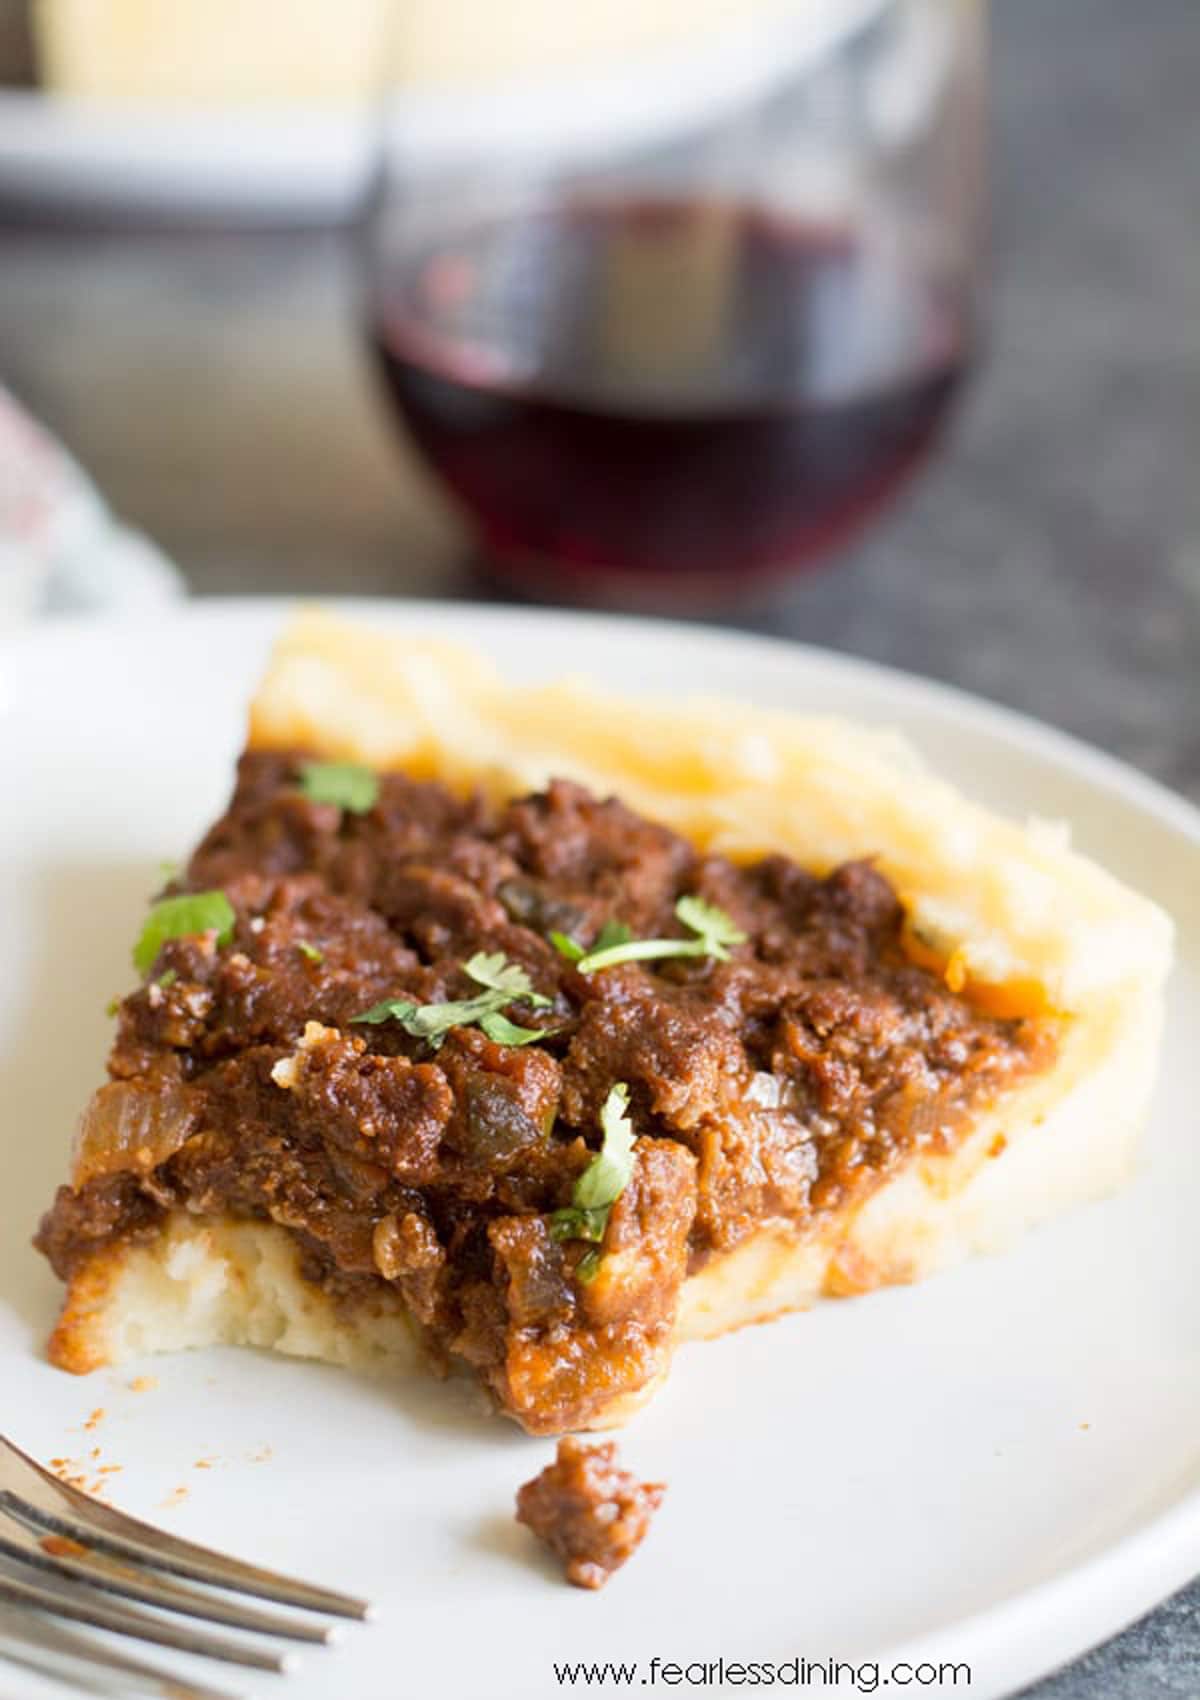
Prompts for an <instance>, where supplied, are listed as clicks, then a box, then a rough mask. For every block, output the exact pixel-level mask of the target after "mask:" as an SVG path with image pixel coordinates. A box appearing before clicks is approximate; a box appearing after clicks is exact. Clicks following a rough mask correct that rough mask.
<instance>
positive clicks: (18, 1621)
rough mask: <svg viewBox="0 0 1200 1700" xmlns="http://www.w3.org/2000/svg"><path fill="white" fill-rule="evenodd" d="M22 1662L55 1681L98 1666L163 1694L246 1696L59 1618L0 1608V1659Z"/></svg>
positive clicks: (235, 1699)
mask: <svg viewBox="0 0 1200 1700" xmlns="http://www.w3.org/2000/svg"><path fill="white" fill-rule="evenodd" d="M5 1660H7V1661H8V1662H9V1663H10V1664H14V1665H25V1666H27V1667H28V1668H29V1669H30V1670H35V1671H38V1672H39V1673H41V1674H43V1675H49V1676H56V1677H57V1678H58V1680H59V1681H60V1682H81V1681H83V1680H85V1673H86V1671H87V1669H88V1668H91V1669H95V1668H97V1667H99V1669H100V1670H102V1671H109V1672H112V1673H114V1674H115V1675H118V1676H122V1677H125V1678H126V1679H127V1680H129V1681H131V1682H133V1683H135V1684H136V1685H137V1687H138V1689H139V1691H141V1690H147V1691H149V1692H151V1693H155V1694H159V1695H161V1696H162V1697H163V1700H245V1697H244V1695H236V1694H233V1693H231V1691H230V1690H229V1689H227V1688H210V1687H209V1685H208V1684H207V1683H204V1682H196V1681H195V1680H194V1679H193V1678H192V1677H182V1676H178V1675H177V1674H176V1673H175V1672H174V1671H170V1670H167V1669H165V1668H164V1667H163V1666H162V1665H155V1664H151V1663H150V1662H149V1661H148V1660H143V1659H133V1658H130V1657H128V1655H127V1654H125V1653H122V1652H119V1651H118V1650H117V1649H116V1648H115V1647H106V1646H105V1645H104V1643H103V1642H101V1641H97V1640H95V1639H93V1637H92V1636H90V1635H82V1634H80V1633H79V1631H78V1630H75V1629H68V1628H67V1627H66V1626H65V1625H64V1624H61V1623H52V1622H50V1621H49V1620H48V1619H44V1618H41V1617H38V1616H34V1615H33V1614H23V1613H22V1614H18V1613H16V1612H14V1611H11V1610H4V1611H0V1662H2V1661H5Z"/></svg>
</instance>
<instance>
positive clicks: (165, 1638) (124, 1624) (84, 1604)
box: [0, 1573, 295, 1675]
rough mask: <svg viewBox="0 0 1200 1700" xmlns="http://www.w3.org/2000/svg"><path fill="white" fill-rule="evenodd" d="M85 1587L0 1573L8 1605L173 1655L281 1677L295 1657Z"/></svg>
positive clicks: (3, 1597) (1, 1596)
mask: <svg viewBox="0 0 1200 1700" xmlns="http://www.w3.org/2000/svg"><path fill="white" fill-rule="evenodd" d="M90 1592H91V1591H90V1590H84V1589H75V1590H74V1591H73V1592H69V1593H68V1592H66V1591H64V1590H62V1589H59V1588H53V1587H44V1586H43V1585H42V1584H41V1583H40V1582H23V1581H18V1580H17V1578H16V1577H14V1576H7V1575H4V1574H2V1573H0V1601H6V1602H7V1603H8V1604H9V1605H16V1606H31V1607H33V1609H34V1610H36V1611H44V1612H49V1613H50V1615H51V1616H52V1617H65V1618H69V1619H70V1620H71V1621H72V1622H73V1623H87V1624H90V1625H91V1627H92V1628H93V1629H110V1630H112V1632H113V1633H114V1634H116V1635H132V1636H133V1637H134V1638H135V1639H137V1640H139V1641H153V1642H155V1643H156V1644H157V1645H158V1646H160V1647H173V1648H174V1649H175V1651H176V1652H177V1653H199V1654H200V1655H202V1657H204V1658H207V1659H224V1660H225V1661H226V1663H227V1664H233V1665H245V1666H246V1667H247V1669H249V1670H266V1671H273V1672H274V1673H275V1674H276V1675H281V1674H282V1673H283V1672H285V1671H289V1670H291V1669H293V1668H294V1665H295V1656H294V1654H291V1653H276V1652H274V1651H268V1650H266V1649H264V1648H260V1647H249V1646H244V1645H243V1644H242V1643H240V1642H237V1641H226V1640H224V1639H223V1638H222V1637H220V1636H216V1635H206V1634H204V1633H203V1632H202V1631H201V1630H198V1629H189V1628H187V1627H186V1626H184V1625H179V1624H174V1623H170V1622H167V1621H166V1620H164V1619H160V1618H156V1617H152V1616H151V1615H150V1613H149V1612H144V1611H136V1610H135V1609H134V1608H133V1607H132V1606H118V1605H110V1604H108V1603H107V1602H106V1601H104V1600H101V1599H97V1598H95V1597H90V1598H89V1597H88V1596H89V1594H90Z"/></svg>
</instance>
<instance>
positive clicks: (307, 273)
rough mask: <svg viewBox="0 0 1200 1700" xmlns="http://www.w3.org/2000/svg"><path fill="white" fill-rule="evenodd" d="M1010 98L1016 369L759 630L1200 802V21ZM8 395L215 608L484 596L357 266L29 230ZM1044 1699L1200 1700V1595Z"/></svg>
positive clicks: (1126, 16) (980, 382) (1005, 204)
mask: <svg viewBox="0 0 1200 1700" xmlns="http://www.w3.org/2000/svg"><path fill="white" fill-rule="evenodd" d="M994 81H995V97H994V149H993V159H994V165H993V265H992V278H993V287H992V298H991V311H990V326H991V328H990V335H989V347H988V352H987V357H986V359H985V361H984V363H983V366H982V368H981V370H980V372H979V373H978V376H977V378H976V380H975V382H974V384H973V386H972V388H971V390H970V393H969V395H968V397H967V400H966V403H965V405H964V406H963V408H962V411H961V414H960V416H959V418H958V421H957V424H956V427H955V429H954V432H953V436H952V440H951V442H950V445H949V447H948V449H947V450H946V452H945V453H944V454H942V455H941V456H940V457H939V458H938V459H937V460H936V462H935V463H934V464H933V466H932V467H931V468H930V470H929V471H928V473H927V474H926V475H925V476H924V477H923V478H922V479H921V480H920V481H919V482H918V483H917V484H916V485H915V486H914V488H913V490H912V491H911V493H910V494H908V495H907V496H906V497H905V498H904V501H903V503H902V505H901V507H900V508H899V509H898V510H897V511H896V512H895V513H894V514H892V515H890V516H889V517H888V519H887V521H886V523H884V524H883V525H881V526H880V528H879V530H878V531H877V532H875V533H872V534H871V535H870V536H869V537H868V538H867V539H866V540H865V541H864V542H862V543H861V544H859V545H858V546H857V547H855V548H854V549H852V550H851V551H850V552H849V553H847V554H845V555H843V556H842V557H841V558H840V559H839V560H838V561H837V562H836V563H835V564H834V565H833V567H832V568H831V569H830V570H827V571H824V572H820V573H815V574H813V575H811V576H809V577H806V578H803V579H800V580H798V581H796V582H795V583H794V584H793V585H792V586H791V587H790V588H789V589H788V590H787V591H786V592H785V593H783V595H782V596H781V598H780V599H779V600H777V601H776V603H775V604H774V605H773V606H772V607H771V609H770V610H769V611H765V612H764V611H759V612H757V613H753V614H747V615H746V616H745V618H743V619H741V620H737V621H735V623H738V624H743V625H746V626H749V627H758V628H761V629H770V630H772V631H775V632H783V633H786V634H790V635H793V636H796V637H802V638H805V639H807V640H809V641H812V642H816V643H823V644H829V645H832V646H834V647H835V648H838V649H843V650H849V651H852V652H854V653H856V654H860V655H868V656H873V657H877V658H880V659H883V660H887V661H889V662H892V663H894V664H896V665H898V666H902V667H908V668H913V669H916V670H917V671H920V672H923V673H928V674H932V675H935V676H937V677H940V678H944V679H949V680H952V681H954V682H956V683H958V684H961V685H964V686H966V687H967V688H969V689H971V690H974V691H979V692H982V693H983V694H984V695H986V696H989V697H993V698H996V699H998V700H1000V701H1003V702H1008V703H1013V704H1015V705H1017V706H1018V707H1020V708H1022V709H1025V710H1027V711H1028V712H1030V713H1033V714H1036V715H1039V716H1042V717H1043V718H1045V719H1047V720H1050V721H1053V722H1055V723H1056V724H1058V725H1060V726H1064V727H1067V728H1068V729H1070V730H1071V731H1073V732H1076V733H1078V734H1080V735H1081V736H1083V737H1085V738H1087V739H1089V740H1091V741H1092V742H1094V743H1097V744H1100V745H1102V746H1104V747H1105V748H1107V749H1109V750H1112V751H1114V752H1116V753H1117V754H1119V755H1121V756H1124V757H1125V758H1127V759H1128V760H1129V761H1132V762H1133V763H1135V764H1136V765H1137V766H1139V767H1142V768H1144V769H1146V770H1147V771H1149V772H1151V773H1153V774H1156V775H1157V776H1158V777H1160V778H1161V779H1163V780H1165V781H1166V782H1167V783H1168V784H1169V785H1172V786H1174V787H1176V788H1177V789H1179V790H1181V791H1184V792H1186V793H1188V794H1189V795H1191V796H1192V797H1193V798H1196V799H1198V800H1200V6H1198V5H1197V0H1138V4H1136V5H1133V4H1130V3H1129V0H1055V3H1053V4H1047V3H1046V0H1003V3H1002V4H1001V5H999V6H997V7H996V8H995V79H994ZM0 378H2V379H3V380H4V381H5V382H7V383H9V384H10V385H11V386H12V387H13V388H14V389H15V390H16V392H17V393H18V394H19V395H20V396H21V397H22V398H23V399H24V400H25V401H26V402H27V403H28V404H29V405H30V406H31V407H32V408H33V409H34V410H35V411H36V412H38V413H39V414H40V415H41V416H42V417H43V418H44V419H45V420H46V421H47V422H48V423H49V424H50V425H51V426H52V428H54V429H55V430H57V431H58V432H59V433H60V434H61V436H62V437H63V438H64V439H65V441H66V442H67V443H68V444H69V445H70V446H71V448H72V449H74V451H75V452H76V453H77V454H78V456H79V457H80V459H81V460H82V461H83V462H84V463H85V464H86V465H87V466H88V467H89V468H90V470H91V471H92V473H93V474H94V475H95V477H96V479H97V480H98V482H99V483H100V485H101V486H102V488H103V489H104V490H105V491H106V493H107V494H108V496H109V497H110V499H111V500H112V502H113V504H114V505H115V506H116V508H117V509H118V510H119V511H120V512H121V513H122V514H123V515H124V516H125V517H126V518H128V519H129V520H131V521H133V522H135V523H136V524H138V525H140V526H142V527H144V528H145V529H146V530H147V531H149V532H150V533H151V534H152V535H153V536H154V537H155V538H156V539H157V540H158V541H159V542H160V543H161V544H162V545H163V546H164V547H165V548H166V549H167V550H168V551H169V552H171V553H172V554H173V555H174V556H175V557H176V559H177V560H178V561H179V562H180V564H181V565H182V566H183V567H184V569H185V570H186V572H187V573H188V576H189V578H190V580H191V583H192V585H193V586H194V588H195V589H196V590H197V591H200V592H217V591H221V592H229V591H251V590H257V591H268V590H280V591H283V590H288V591H294V590H298V591H322V592H329V591H336V590H343V591H363V592H375V593H395V594H400V595H404V594H423V595H445V596H460V595H464V594H479V588H478V586H477V585H476V584H475V583H474V582H473V580H472V577H471V572H470V567H469V562H468V557H467V552H466V551H465V549H464V548H463V545H462V541H461V538H460V536H459V534H458V532H457V530H456V529H455V526H454V525H453V523H452V522H451V521H450V519H449V518H448V516H447V515H446V514H445V512H444V511H443V510H442V508H441V507H440V505H439V503H438V500H437V498H436V497H435V495H434V494H433V492H432V491H431V490H430V488H429V487H428V485H427V484H426V483H425V481H424V479H423V476H422V474H421V473H420V471H419V470H418V468H417V467H416V466H415V465H414V464H413V462H412V461H411V460H409V459H407V458H406V457H405V455H404V453H403V451H401V450H400V449H399V448H398V447H397V443H396V441H395V437H394V434H393V432H392V430H391V428H390V425H389V422H388V420H387V418H386V417H385V415H384V413H383V411H382V406H381V404H380V403H379V401H378V399H377V397H376V395H375V393H374V391H373V388H372V385H371V383H370V380H369V374H368V371H367V367H366V362H365V359H364V357H363V354H362V351H361V349H360V347H359V345H358V340H357V337H356V331H355V325H354V315H353V279H352V275H351V271H350V267H349V264H348V261H347V257H346V253H345V250H344V246H343V244H342V243H341V242H340V241H339V239H338V238H337V236H336V235H335V234H333V233H309V234H302V233H287V234H284V233H276V234H262V233H259V234H246V233H242V234H236V233H218V232H211V233H195V232H193V233H189V234H181V233H169V232H157V233H141V234H117V233H112V232H109V233H107V234H92V235H86V236H85V235H84V234H82V233H80V232H78V231H72V230H71V229H68V228H61V227H60V228H55V229H50V228H45V229H35V228H31V227H29V226H28V225H26V226H19V225H17V224H16V223H9V224H7V225H3V226H0ZM1099 1485H1100V1484H1098V1486H1099ZM1030 1692H1031V1693H1036V1695H1037V1696H1038V1700H1084V1697H1085V1696H1086V1697H1088V1700H1092V1697H1100V1700H1156V1697H1159V1696H1186V1697H1188V1700H1195V1697H1196V1696H1197V1694H1200V1584H1198V1585H1194V1586H1193V1587H1192V1588H1191V1589H1188V1590H1185V1591H1184V1592H1183V1593H1182V1594H1180V1595H1178V1596H1177V1597H1176V1598H1175V1599H1174V1600H1172V1601H1170V1602H1169V1603H1168V1604H1166V1605H1165V1606H1163V1607H1161V1608H1160V1609H1159V1610H1158V1611H1157V1612H1155V1613H1153V1614H1152V1615H1151V1616H1150V1617H1149V1618H1147V1619H1145V1620H1144V1621H1143V1622H1142V1623H1140V1624H1138V1625H1136V1626H1135V1627H1134V1628H1132V1629H1130V1630H1128V1631H1127V1632H1126V1633H1125V1634H1124V1635H1122V1636H1120V1637H1119V1638H1118V1639H1117V1640H1115V1641H1113V1642H1111V1643H1109V1645H1107V1646H1106V1647H1103V1648H1101V1649H1098V1650H1097V1651H1096V1652H1094V1653H1092V1654H1090V1655H1089V1656H1088V1657H1087V1658H1086V1659H1084V1660H1082V1661H1080V1662H1079V1663H1077V1664H1076V1665H1073V1666H1072V1667H1070V1668H1069V1669H1067V1670H1064V1671H1062V1672H1061V1673H1059V1674H1058V1675H1057V1676H1055V1677H1052V1678H1051V1679H1049V1680H1048V1681H1047V1682H1045V1683H1043V1684H1041V1685H1040V1686H1038V1687H1037V1688H1036V1690H1031V1691H1030Z"/></svg>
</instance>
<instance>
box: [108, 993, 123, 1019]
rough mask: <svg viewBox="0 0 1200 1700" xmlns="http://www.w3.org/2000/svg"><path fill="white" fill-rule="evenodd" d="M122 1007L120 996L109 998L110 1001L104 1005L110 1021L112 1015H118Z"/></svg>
mask: <svg viewBox="0 0 1200 1700" xmlns="http://www.w3.org/2000/svg"><path fill="white" fill-rule="evenodd" d="M120 1007H121V1000H120V998H109V1000H108V1002H107V1003H106V1004H105V1006H104V1013H105V1015H107V1016H108V1018H109V1020H110V1021H111V1019H112V1017H113V1016H114V1015H116V1013H117V1011H118V1010H119V1009H120Z"/></svg>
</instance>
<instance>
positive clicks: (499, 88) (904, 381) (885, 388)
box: [364, 0, 985, 608]
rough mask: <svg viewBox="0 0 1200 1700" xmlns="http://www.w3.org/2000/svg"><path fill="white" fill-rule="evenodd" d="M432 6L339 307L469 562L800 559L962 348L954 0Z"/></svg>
mask: <svg viewBox="0 0 1200 1700" xmlns="http://www.w3.org/2000/svg"><path fill="white" fill-rule="evenodd" d="M453 10H454V9H452V8H447V9H444V10H442V11H441V12H439V9H438V8H437V7H431V8H422V7H421V6H419V5H418V6H416V7H415V8H414V9H413V13H412V14H411V16H412V17H413V18H414V19H415V23H410V24H406V23H405V17H406V16H409V13H408V12H407V9H406V11H405V13H403V14H401V18H400V24H399V28H398V31H397V36H398V41H397V51H396V71H395V76H394V79H393V84H392V87H391V91H390V93H389V95H388V98H387V103H386V109H385V115H384V120H385V121H384V124H383V126H382V148H381V158H380V165H379V171H378V175H377V179H376V182H375V186H374V190H373V193H372V195H371V197H370V203H369V207H368V211H367V215H366V224H365V230H364V255H365V267H366V275H365V282H366V289H365V296H366V313H367V320H368V326H369V334H370V338H371V343H372V346H373V349H374V351H375V354H376V356H377V359H378V362H379V365H380V367H381V369H382V372H383V375H384V378H385V380H386V388H387V391H388V393H389V395H390V396H391V398H392V399H393V401H394V403H395V407H396V409H397V411H398V413H399V415H400V417H401V419H402V420H403V422H404V425H405V426H406V427H407V431H408V434H409V437H410V438H411V440H412V442H413V443H415V445H416V446H417V448H418V450H419V451H420V453H421V454H422V455H423V457H424V458H425V460H426V461H427V462H428V464H429V465H430V467H432V468H433V470H434V471H435V472H436V473H437V475H438V476H439V478H440V479H441V481H442V483H443V484H444V486H445V487H446V489H447V490H448V491H449V492H450V493H451V495H452V496H453V497H454V498H455V500H456V502H457V504H458V506H459V507H460V508H461V509H462V511H463V512H464V514H465V515H466V517H467V520H468V521H469V523H470V525H471V527H472V528H473V530H474V532H475V534H476V536H477V538H478V540H479V543H480V545H481V557H482V561H483V562H484V563H485V565H486V570H487V571H488V572H489V573H491V574H492V575H494V576H495V577H496V578H498V579H500V580H502V581H503V582H504V583H505V584H507V585H509V586H511V587H513V588H515V589H517V590H518V591H520V592H523V593H525V594H532V595H535V596H539V597H543V598H546V599H549V600H553V601H566V602H580V603H599V604H606V605H609V606H616V607H630V608H632V607H640V608H644V607H676V608H679V607H684V608H689V607H690V608H697V607H710V606H715V605H719V604H721V603H726V604H729V603H736V602H737V601H738V600H739V599H741V598H743V597H744V596H746V595H747V594H748V593H750V592H753V591H754V590H755V589H756V588H757V586H758V585H759V583H760V581H762V580H764V579H766V578H769V577H770V576H771V575H778V574H782V573H789V572H794V571H795V570H797V569H800V568H804V567H807V566H808V565H810V564H811V563H813V562H814V561H816V560H818V559H819V558H821V557H823V556H825V555H827V554H828V553H830V552H831V551H832V550H834V549H835V548H836V547H837V546H838V545H840V544H841V543H843V542H844V541H845V540H846V539H848V538H849V537H851V536H852V535H853V534H854V533H855V532H856V531H858V530H859V529H860V528H861V527H862V526H864V525H865V524H866V523H868V522H869V521H870V520H871V519H873V518H874V517H875V515H876V514H878V513H880V512H881V511H882V510H883V509H884V508H885V507H886V505H887V504H888V503H889V502H890V501H891V500H892V499H893V497H894V496H895V494H896V492H897V491H898V490H899V489H900V488H901V486H902V485H903V484H904V483H905V482H906V480H907V479H908V478H909V477H911V475H912V474H913V472H914V471H915V470H916V469H917V468H918V467H919V466H920V465H921V463H922V462H923V460H924V459H925V457H926V456H927V454H928V453H929V450H930V448H931V447H932V446H933V445H934V443H935V442H936V441H937V440H938V437H939V435H940V432H941V428H942V425H943V423H944V421H945V419H946V417H947V413H948V410H949V409H950V406H951V403H952V402H953V400H954V397H955V395H956V393H957V392H958V390H959V388H960V385H961V382H962V378H963V375H964V371H965V369H966V367H967V365H968V364H969V362H970V360H971V357H972V353H973V349H974V343H975V335H974V298H975V294H976V287H975V285H976V270H977V261H978V254H979V245H980V244H979V237H980V227H981V222H982V206H981V203H982V131H983V125H982V112H983V86H984V76H983V61H984V47H985V17H984V8H983V5H982V0H799V3H792V4H786V3H780V0H775V3H770V0H744V3H743V4H742V5H741V6H739V7H738V8H737V9H736V10H732V9H731V8H730V6H729V5H728V3H727V0H692V3H691V4H690V5H689V6H688V7H686V8H682V9H681V8H679V7H678V6H677V5H676V0H661V3H660V5H659V6H656V7H655V8H647V7H645V6H644V5H642V4H640V3H634V0H607V3H606V4H601V5H597V6H596V7H595V9H594V11H593V10H592V9H590V8H589V7H588V6H586V5H582V4H581V6H580V7H579V8H561V7H559V8H557V9H556V10H554V11H551V10H550V9H549V8H548V7H547V6H546V4H545V0H508V3H506V5H505V7H504V8H484V9H483V15H481V16H479V17H477V18H476V19H475V23H476V24H477V25H478V31H477V33H476V34H472V33H471V32H470V31H465V32H464V31H463V29H462V28H461V24H462V20H461V18H460V19H459V25H460V28H459V30H458V32H457V33H456V34H454V35H453V36H449V35H448V36H446V38H444V39H443V38H439V37H438V36H437V35H436V34H435V33H433V32H434V31H435V29H436V20H437V17H438V16H439V15H440V16H442V17H446V16H447V15H448V14H449V13H451V12H453ZM535 14H537V15H536V16H535ZM647 14H652V16H647ZM489 15H490V16H492V17H494V18H495V19H496V20H497V24H496V27H497V29H498V30H500V31H502V32H505V33H503V34H497V35H490V34H489V30H488V28H487V17H488V16H489ZM543 15H544V16H543ZM539 18H542V22H541V23H540V24H539ZM552 18H557V19H558V24H557V25H556V26H554V27H551V23H550V20H551V19H552ZM522 24H524V26H525V27H524V29H522ZM685 26H686V27H685ZM446 27H447V29H449V26H446ZM564 32H565V33H564Z"/></svg>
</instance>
